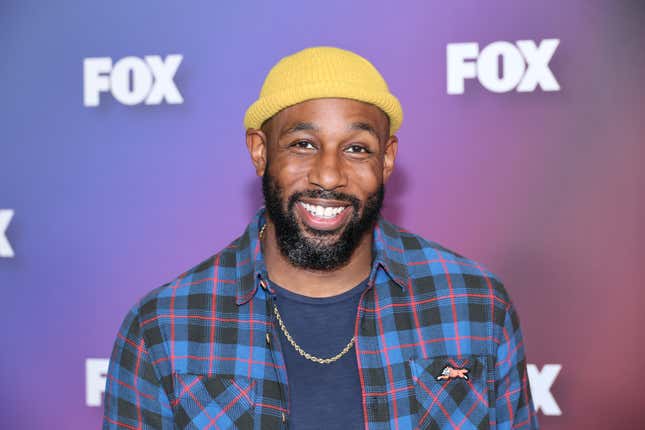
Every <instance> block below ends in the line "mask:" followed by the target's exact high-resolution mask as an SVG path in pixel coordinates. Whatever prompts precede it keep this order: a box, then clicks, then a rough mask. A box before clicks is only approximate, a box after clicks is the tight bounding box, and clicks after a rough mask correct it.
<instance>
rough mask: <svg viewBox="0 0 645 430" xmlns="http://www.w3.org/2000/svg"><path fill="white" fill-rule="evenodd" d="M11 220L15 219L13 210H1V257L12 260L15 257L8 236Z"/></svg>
mask: <svg viewBox="0 0 645 430" xmlns="http://www.w3.org/2000/svg"><path fill="white" fill-rule="evenodd" d="M11 218H13V209H0V257H7V258H11V257H13V256H14V254H13V249H11V245H10V244H9V240H8V239H7V236H6V231H7V227H9V223H10V222H11Z"/></svg>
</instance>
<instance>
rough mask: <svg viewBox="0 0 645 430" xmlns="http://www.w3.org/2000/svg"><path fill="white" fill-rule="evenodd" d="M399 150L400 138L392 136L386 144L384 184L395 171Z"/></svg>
mask: <svg viewBox="0 0 645 430" xmlns="http://www.w3.org/2000/svg"><path fill="white" fill-rule="evenodd" d="M398 148H399V138H398V137H396V136H390V137H389V138H388V139H387V141H386V142H385V154H384V155H383V182H384V183H385V182H387V180H388V178H389V177H390V175H391V174H392V172H393V171H394V160H395V159H396V151H397V149H398Z"/></svg>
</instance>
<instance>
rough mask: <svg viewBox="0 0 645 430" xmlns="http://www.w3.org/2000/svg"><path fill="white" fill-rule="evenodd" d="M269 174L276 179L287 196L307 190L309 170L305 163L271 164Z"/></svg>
mask: <svg viewBox="0 0 645 430" xmlns="http://www.w3.org/2000/svg"><path fill="white" fill-rule="evenodd" d="M269 167H270V169H269V173H270V174H271V176H272V177H274V178H276V180H277V181H278V184H280V187H281V188H282V189H283V190H284V193H285V196H289V195H291V194H293V193H294V192H295V191H299V190H303V189H306V187H307V183H308V182H307V173H308V168H307V166H306V164H305V163H294V162H289V163H284V162H279V161H278V162H275V163H273V162H272V163H271V164H270V166H269Z"/></svg>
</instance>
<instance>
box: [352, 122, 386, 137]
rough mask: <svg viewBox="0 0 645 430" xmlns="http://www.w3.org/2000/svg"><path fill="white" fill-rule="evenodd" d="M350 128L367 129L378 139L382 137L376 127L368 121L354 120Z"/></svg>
mask: <svg viewBox="0 0 645 430" xmlns="http://www.w3.org/2000/svg"><path fill="white" fill-rule="evenodd" d="M349 129H350V130H365V131H367V132H368V133H370V134H372V135H374V137H376V138H377V139H380V136H379V135H378V133H377V132H376V130H375V129H374V127H372V126H371V125H370V124H368V123H366V122H354V123H352V125H350V126H349Z"/></svg>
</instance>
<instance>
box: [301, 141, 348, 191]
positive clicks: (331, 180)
mask: <svg viewBox="0 0 645 430" xmlns="http://www.w3.org/2000/svg"><path fill="white" fill-rule="evenodd" d="M309 183H311V184H312V185H316V186H317V187H320V188H322V189H323V190H328V191H331V190H335V189H338V188H341V187H344V186H346V185H347V176H346V175H345V172H344V170H343V160H342V158H341V155H340V154H338V153H337V152H336V151H330V150H327V151H325V150H321V151H320V152H319V153H318V156H317V157H316V159H315V160H314V163H313V166H312V168H311V171H310V172H309Z"/></svg>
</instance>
